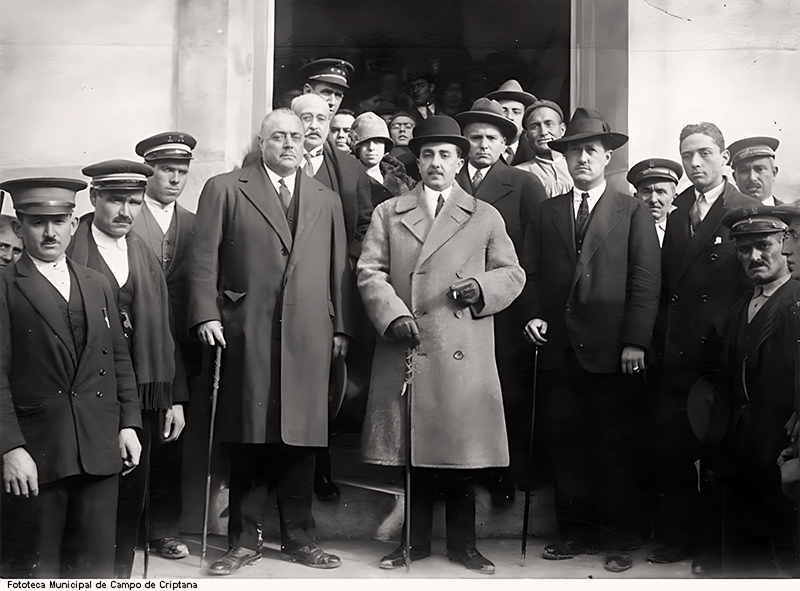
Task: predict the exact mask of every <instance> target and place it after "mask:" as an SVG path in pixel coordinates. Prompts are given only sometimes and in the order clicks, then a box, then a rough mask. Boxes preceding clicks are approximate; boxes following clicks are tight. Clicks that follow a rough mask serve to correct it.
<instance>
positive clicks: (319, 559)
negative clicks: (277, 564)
mask: <svg viewBox="0 0 800 591" xmlns="http://www.w3.org/2000/svg"><path fill="white" fill-rule="evenodd" d="M281 558H282V559H284V560H288V561H289V562H297V563H298V564H302V565H304V566H310V567H311V568H325V569H327V568H336V567H339V566H342V560H341V558H339V557H338V556H336V555H335V554H328V553H327V552H325V550H323V549H322V548H320V547H319V546H318V545H317V544H314V543H311V544H306V545H305V546H301V547H299V548H292V549H291V550H290V549H288V548H286V547H285V546H284V547H283V548H281Z"/></svg>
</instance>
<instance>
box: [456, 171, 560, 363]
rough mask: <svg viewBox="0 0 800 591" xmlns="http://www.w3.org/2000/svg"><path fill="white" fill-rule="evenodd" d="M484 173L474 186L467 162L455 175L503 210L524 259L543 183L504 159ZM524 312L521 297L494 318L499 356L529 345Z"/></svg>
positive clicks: (464, 185) (471, 190) (470, 190)
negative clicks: (524, 245)
mask: <svg viewBox="0 0 800 591" xmlns="http://www.w3.org/2000/svg"><path fill="white" fill-rule="evenodd" d="M485 170H486V169H484V171H485ZM484 174H485V176H484V178H483V180H482V181H481V183H480V185H479V186H478V188H477V189H475V188H474V187H473V186H472V180H471V179H470V178H469V172H468V168H467V165H466V164H465V165H464V166H463V167H462V168H461V170H460V171H459V172H458V174H457V175H456V181H457V182H458V184H459V185H460V186H461V188H462V189H464V191H466V192H467V193H469V194H470V195H474V196H475V197H477V198H478V199H480V200H481V201H485V202H486V203H489V204H491V205H492V206H494V207H495V208H496V209H497V211H499V212H500V215H501V216H502V217H503V221H504V222H505V226H506V232H507V233H508V235H509V237H510V238H511V242H512V243H513V244H514V251H515V252H516V253H517V257H518V258H520V259H521V258H522V247H523V240H524V236H525V230H526V229H527V227H528V221H529V220H530V218H531V215H532V212H533V209H534V208H535V207H536V205H537V204H539V203H541V202H542V201H544V200H546V199H547V194H546V193H545V190H544V187H543V186H542V183H541V181H539V179H538V178H536V177H535V176H534V175H532V174H528V173H526V172H523V171H521V170H516V169H514V168H511V167H510V166H508V165H507V164H506V163H505V162H503V160H502V159H500V160H498V161H497V162H495V163H494V164H493V165H492V166H491V167H490V168H489V169H488V172H485V173H484ZM525 314H526V311H525V306H524V305H523V304H522V301H521V300H516V301H515V302H514V303H512V304H511V306H509V307H508V308H506V309H505V310H504V311H503V312H501V313H499V314H498V315H497V317H496V318H495V335H496V342H497V350H498V355H499V356H503V355H508V354H511V353H513V351H515V350H518V349H519V348H520V347H525V346H526V343H527V341H526V340H525V337H524V336H523V334H522V329H523V327H524V326H525V323H526V322H527V321H528V320H530V318H526V317H525Z"/></svg>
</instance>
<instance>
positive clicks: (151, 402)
mask: <svg viewBox="0 0 800 591" xmlns="http://www.w3.org/2000/svg"><path fill="white" fill-rule="evenodd" d="M82 172H83V174H85V175H86V176H89V177H91V179H92V183H91V187H90V192H89V199H90V200H91V202H92V205H93V206H94V208H95V210H94V213H89V214H86V215H85V216H83V217H82V218H81V222H80V224H79V225H78V229H77V230H76V232H75V236H74V237H73V239H72V241H71V242H70V245H69V247H68V248H67V253H68V254H69V256H70V258H72V259H73V260H74V261H76V262H78V263H80V264H82V265H86V266H87V267H89V268H91V269H94V270H95V271H98V272H99V273H101V274H102V275H103V276H105V278H106V279H107V280H108V282H109V284H110V285H111V291H112V293H113V294H114V301H115V304H116V305H115V306H114V308H113V309H112V310H110V311H109V313H111V314H116V315H117V316H118V317H119V319H120V321H121V322H122V328H123V331H124V332H125V336H126V338H127V342H128V348H129V350H130V354H131V359H132V361H133V366H134V371H135V373H136V385H137V388H138V391H139V400H140V401H141V406H142V449H143V456H142V457H143V462H142V464H143V469H142V470H137V471H134V472H132V473H131V474H130V475H128V476H125V477H123V478H121V479H120V488H119V490H120V499H119V507H118V512H117V558H116V571H117V572H116V574H117V576H118V577H120V578H129V577H130V575H131V569H132V568H133V556H134V548H135V546H136V543H137V540H138V532H139V525H140V521H141V518H142V513H143V511H144V502H145V482H146V475H147V472H148V471H149V470H150V456H151V449H153V448H155V449H156V453H160V446H161V445H163V444H165V443H170V442H172V441H175V440H176V439H177V438H178V436H180V434H181V431H182V430H183V427H184V418H183V406H182V405H181V404H180V403H181V402H185V401H186V399H187V398H188V392H187V391H186V389H185V388H184V389H182V390H181V391H175V390H174V382H175V365H176V358H175V344H174V340H173V337H172V335H173V330H172V324H171V321H170V312H169V295H168V293H167V284H166V280H165V278H164V272H163V271H162V269H161V265H160V263H159V261H158V259H157V258H156V256H155V254H153V252H152V250H151V249H150V248H149V247H148V246H147V244H146V243H145V242H144V240H142V239H141V238H140V237H139V236H138V235H137V234H136V232H133V231H132V228H133V222H134V219H135V218H136V217H137V216H138V215H139V213H140V212H141V209H142V202H143V198H144V194H145V187H146V185H147V179H148V178H149V177H150V176H151V175H152V174H153V169H152V168H151V167H150V166H148V165H147V164H143V163H141V162H133V161H130V160H106V161H104V162H99V163H97V164H92V165H90V166H87V167H85V168H84V169H83V170H82ZM165 433H166V435H165Z"/></svg>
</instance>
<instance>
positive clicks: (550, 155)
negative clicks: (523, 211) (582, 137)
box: [516, 99, 572, 197]
mask: <svg viewBox="0 0 800 591" xmlns="http://www.w3.org/2000/svg"><path fill="white" fill-rule="evenodd" d="M522 124H523V126H524V128H525V130H526V136H525V137H526V138H527V140H528V145H529V146H530V147H531V150H532V152H533V153H532V155H531V157H530V159H529V160H527V161H525V162H522V163H520V164H517V165H516V168H519V169H520V170H524V171H525V172H530V173H532V174H535V175H536V176H537V177H539V180H540V181H542V184H543V185H544V188H545V191H547V196H548V197H555V196H556V195H563V194H564V193H567V192H569V191H570V190H572V177H570V176H569V170H567V162H566V160H565V159H564V156H563V155H562V154H561V153H560V152H559V151H558V150H553V149H551V148H550V142H551V141H553V140H557V139H559V138H561V137H563V136H564V132H565V131H566V130H567V126H566V125H565V124H564V113H563V112H562V111H561V107H559V106H558V104H557V103H554V102H553V101H549V100H547V99H541V100H537V101H536V102H534V103H533V104H531V105H530V106H528V107H527V108H526V109H525V114H524V115H523V119H522Z"/></svg>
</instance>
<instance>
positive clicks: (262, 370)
mask: <svg viewBox="0 0 800 591" xmlns="http://www.w3.org/2000/svg"><path fill="white" fill-rule="evenodd" d="M259 143H260V146H261V151H262V155H261V158H260V159H259V160H258V162H255V163H253V164H251V165H249V166H246V167H245V168H243V169H241V170H236V171H233V172H229V173H226V174H222V175H218V176H215V177H212V178H211V179H209V180H208V182H206V185H205V187H204V188H203V192H202V193H201V195H200V202H199V206H198V211H197V218H196V220H195V227H194V231H193V234H192V241H191V244H190V247H189V260H188V265H189V268H188V282H189V326H190V327H193V328H194V329H195V330H197V332H198V334H199V337H200V340H201V341H202V342H204V343H206V344H209V345H212V346H213V345H221V346H222V347H224V353H223V355H222V376H221V382H220V391H219V407H218V409H217V423H216V433H215V436H216V437H217V438H218V440H219V441H220V442H222V443H228V444H230V445H229V446H228V447H229V451H230V454H231V462H232V463H231V490H230V505H229V507H230V521H229V526H228V542H229V546H230V550H229V551H228V553H227V554H225V556H223V557H222V558H220V559H219V560H217V561H215V562H214V563H213V564H211V567H210V573H211V574H216V575H226V574H230V573H232V572H234V571H236V570H238V569H239V568H241V567H242V566H244V565H246V564H250V563H252V562H254V561H256V560H258V559H259V558H260V557H261V534H260V526H261V523H262V521H263V513H264V504H265V503H266V500H267V493H268V486H267V485H268V481H270V482H272V483H273V484H275V486H276V490H277V496H278V510H279V516H280V521H281V552H282V555H283V557H284V558H285V559H287V560H292V561H296V562H300V563H302V564H305V565H307V566H311V567H315V568H334V567H336V566H339V564H340V563H341V562H340V560H339V558H338V557H336V556H333V555H331V554H327V553H326V552H324V551H323V550H322V549H321V548H320V547H319V546H318V545H317V544H316V543H315V542H314V541H313V540H312V538H311V533H310V532H308V531H307V525H309V524H310V523H311V521H312V519H311V494H312V491H311V486H312V484H311V483H312V479H313V474H314V450H313V448H314V447H322V446H325V445H327V443H328V379H329V374H330V365H331V360H332V359H334V358H336V357H339V356H341V355H345V354H346V352H347V346H348V336H347V335H346V332H347V328H346V327H347V325H348V322H349V319H348V317H347V316H348V313H349V310H348V299H349V292H348V290H349V287H350V285H351V278H350V268H349V265H348V261H347V240H346V236H345V230H344V223H343V221H342V209H341V201H340V200H339V197H338V195H336V193H334V192H333V191H331V190H329V189H328V188H327V187H324V186H323V185H321V184H320V183H318V182H316V181H315V180H314V179H311V178H309V177H307V176H305V175H304V174H303V173H302V172H300V171H299V166H300V163H301V162H302V160H303V125H302V122H301V121H300V119H299V118H298V117H297V116H296V115H295V114H294V113H292V112H291V111H289V110H287V109H278V110H275V111H272V112H271V113H270V114H268V115H267V116H266V117H265V118H264V121H263V123H262V126H261V133H260V136H259Z"/></svg>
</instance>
